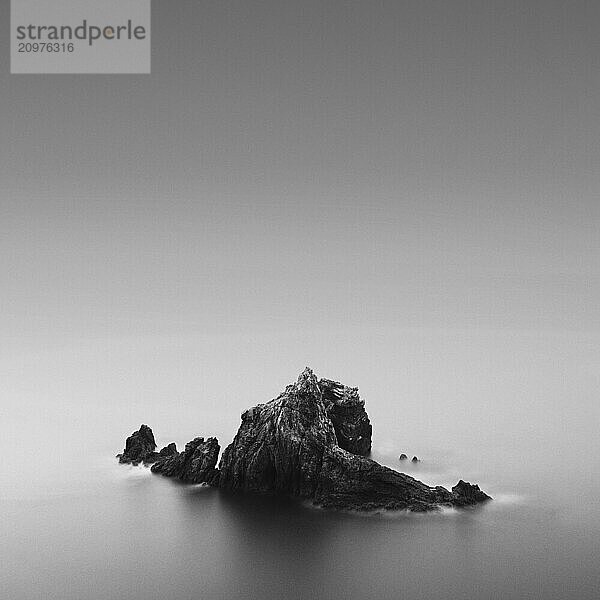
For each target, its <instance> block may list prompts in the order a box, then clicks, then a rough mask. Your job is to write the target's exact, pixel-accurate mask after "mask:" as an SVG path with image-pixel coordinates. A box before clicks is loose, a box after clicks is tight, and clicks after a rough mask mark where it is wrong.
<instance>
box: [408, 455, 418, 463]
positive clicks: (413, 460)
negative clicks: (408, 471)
mask: <svg viewBox="0 0 600 600" xmlns="http://www.w3.org/2000/svg"><path fill="white" fill-rule="evenodd" d="M410 462H414V463H417V462H420V461H419V459H418V458H417V457H416V456H413V457H412V460H411V461H410Z"/></svg>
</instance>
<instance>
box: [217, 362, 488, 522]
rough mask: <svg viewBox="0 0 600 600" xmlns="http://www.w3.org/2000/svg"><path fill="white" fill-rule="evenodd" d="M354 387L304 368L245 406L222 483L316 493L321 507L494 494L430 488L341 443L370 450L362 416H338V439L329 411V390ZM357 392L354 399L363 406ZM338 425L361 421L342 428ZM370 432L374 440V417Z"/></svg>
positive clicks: (418, 506)
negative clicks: (267, 397) (264, 398)
mask: <svg viewBox="0 0 600 600" xmlns="http://www.w3.org/2000/svg"><path fill="white" fill-rule="evenodd" d="M323 381H324V382H325V383H324V384H323V383H322V382H323ZM332 383H333V384H334V385H332ZM340 388H341V389H340ZM352 389H353V388H345V386H342V385H341V384H337V383H335V382H330V381H329V380H321V381H320V382H318V381H317V379H316V377H315V375H314V374H313V372H312V371H311V370H310V369H308V368H307V369H305V370H304V371H303V372H302V373H301V374H300V376H299V377H298V381H297V382H296V383H295V384H292V385H288V386H287V387H286V389H285V391H284V392H283V393H282V394H281V395H280V396H278V397H277V398H275V399H274V400H272V401H271V402H268V403H267V404H259V405H258V406H255V407H254V408H251V409H250V410H247V411H246V412H244V413H243V414H242V423H241V425H240V428H239V430H238V433H237V435H236V436H235V438H234V440H233V442H232V443H231V444H230V445H229V446H228V447H227V448H226V450H225V451H224V453H223V456H222V458H221V462H220V465H219V470H220V477H219V485H220V487H222V488H226V489H231V490H244V491H252V492H263V493H285V494H290V495H292V496H298V497H300V498H308V499H312V501H313V502H314V503H315V504H318V505H321V506H324V507H330V508H339V509H352V510H372V509H377V508H386V509H410V510H415V511H423V510H431V509H434V508H436V507H438V506H440V505H448V506H466V505H467V504H473V503H475V502H480V501H482V500H484V499H488V498H489V497H488V496H487V495H485V494H483V492H481V494H483V496H480V495H478V494H476V493H475V492H474V491H473V490H474V488H475V487H476V486H471V487H468V488H467V487H465V486H466V485H469V486H470V484H464V482H463V483H462V484H461V483H460V482H459V484H458V485H457V486H456V488H457V489H456V490H453V491H452V492H450V491H448V490H447V489H445V488H443V487H434V488H432V487H429V486H427V485H425V484H424V483H421V482H420V481H417V480H416V479H413V478H412V477H409V476H408V475H405V474H403V473H398V472H396V471H393V470H392V469H389V468H387V467H384V466H382V465H380V464H378V463H376V462H375V461H373V460H370V459H368V458H365V457H364V456H360V455H359V454H360V453H353V452H351V451H349V450H347V449H344V448H343V447H342V446H341V444H340V438H341V439H342V443H344V444H346V445H347V446H350V447H352V448H353V449H354V450H361V451H364V450H365V445H364V444H363V445H361V444H357V443H356V442H357V440H358V439H359V434H358V433H357V432H358V431H362V432H364V433H365V434H366V432H367V426H366V424H365V420H364V419H363V418H362V417H357V418H352V419H348V420H347V421H344V420H343V419H342V420H341V421H339V422H338V425H339V427H338V429H339V430H340V431H341V435H340V438H338V435H337V429H336V428H335V426H334V422H333V418H332V417H331V416H330V415H331V414H332V413H335V410H334V409H333V407H334V405H335V401H334V399H333V398H332V395H334V396H335V397H336V398H338V394H337V393H335V392H332V390H336V391H338V390H339V391H340V393H339V397H341V398H345V397H348V396H350V395H351V394H349V393H348V392H345V391H344V390H352ZM356 397H357V394H356V396H353V399H352V401H351V402H352V405H353V406H354V407H355V408H357V407H359V406H360V409H361V410H362V411H364V405H363V404H362V403H361V404H360V405H359V404H358V403H357V402H356ZM342 404H343V403H342ZM358 412H359V411H358V410H357V411H356V412H355V413H352V414H353V415H354V416H356V415H358ZM365 415H366V412H365ZM366 422H367V423H368V417H367V418H366ZM340 423H342V424H344V423H346V424H347V423H350V424H359V426H356V427H352V426H349V427H346V428H344V426H343V425H340ZM361 437H362V436H361ZM365 437H366V436H365ZM368 438H369V446H370V423H368ZM477 490H479V488H477ZM484 496H485V498H484Z"/></svg>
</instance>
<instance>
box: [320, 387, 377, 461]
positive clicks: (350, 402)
mask: <svg viewBox="0 0 600 600" xmlns="http://www.w3.org/2000/svg"><path fill="white" fill-rule="evenodd" d="M319 389H320V390H321V394H322V398H323V403H324V405H325V410H326V411H327V415H328V416H329V418H330V419H331V422H332V423H333V428H334V430H335V435H336V437H337V443H338V446H339V447H340V448H343V449H344V450H348V452H352V454H360V455H362V456H366V455H367V454H369V452H371V434H372V431H373V430H372V427H371V421H369V415H367V411H366V410H365V403H364V400H361V399H360V396H359V395H358V388H352V387H348V386H345V385H343V384H342V383H338V382H337V381H331V379H321V380H320V381H319Z"/></svg>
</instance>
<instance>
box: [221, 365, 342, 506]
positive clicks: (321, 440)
mask: <svg viewBox="0 0 600 600" xmlns="http://www.w3.org/2000/svg"><path fill="white" fill-rule="evenodd" d="M336 444H337V440H336V435H335V430H334V428H333V424H332V422H331V419H330V418H329V417H328V415H327V412H326V410H325V405H324V404H323V400H322V394H321V390H320V389H319V385H318V383H317V379H316V377H315V376H314V375H313V373H312V371H311V370H310V369H305V370H304V372H303V373H301V374H300V376H299V377H298V381H297V383H295V384H292V385H288V386H287V387H286V389H285V391H284V392H283V393H282V394H281V395H280V396H279V397H277V398H276V399H275V400H272V401H271V402H269V403H267V404H259V405H258V406H255V407H254V408H251V409H250V410H247V411H246V412H244V413H243V414H242V424H241V425H240V428H239V430H238V432H237V435H236V436H235V438H234V440H233V442H232V443H231V444H230V445H229V446H228V447H227V448H226V449H225V451H224V452H223V456H222V457H221V462H220V465H219V470H220V471H221V477H220V480H219V485H220V486H221V487H223V488H226V489H231V490H244V491H252V492H281V493H286V494H291V495H293V496H300V497H302V498H308V497H311V496H313V495H314V493H315V490H316V488H317V485H318V483H319V474H320V471H321V465H322V463H323V454H324V452H325V450H326V448H329V447H333V446H336Z"/></svg>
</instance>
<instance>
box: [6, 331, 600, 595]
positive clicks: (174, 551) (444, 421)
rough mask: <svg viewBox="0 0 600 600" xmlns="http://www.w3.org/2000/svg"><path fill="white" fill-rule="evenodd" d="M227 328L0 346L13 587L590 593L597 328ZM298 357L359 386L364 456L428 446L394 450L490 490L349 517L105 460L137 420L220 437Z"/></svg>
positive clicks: (434, 475)
mask: <svg viewBox="0 0 600 600" xmlns="http://www.w3.org/2000/svg"><path fill="white" fill-rule="evenodd" d="M351 341H355V342H357V344H356V345H354V347H353V345H352V344H351ZM232 343H233V341H232V340H230V339H229V340H223V339H208V338H197V339H188V340H169V339H158V340H157V339H154V340H139V339H138V340H121V341H120V342H118V343H117V342H115V341H114V340H113V341H108V340H94V341H92V342H86V343H85V344H82V343H78V344H74V343H70V344H65V345H63V346H60V347H59V346H52V347H50V346H48V347H45V348H35V349H34V348H25V347H23V348H22V349H21V351H20V352H17V353H15V354H14V355H12V354H11V355H9V354H4V355H2V365H3V369H4V373H5V377H4V380H5V386H4V390H3V392H2V407H3V418H2V424H1V425H0V427H1V428H2V429H1V432H2V442H1V443H2V450H3V468H2V472H1V477H2V479H1V482H0V483H1V489H0V498H1V507H2V521H1V536H2V544H1V545H0V564H1V565H2V567H1V575H0V577H1V587H0V596H1V597H2V598H7V599H11V600H30V599H31V600H33V599H38V598H39V599H42V598H43V599H44V600H47V599H48V600H49V599H57V600H59V599H60V600H70V599H73V600H75V599H77V600H80V599H86V600H87V599H89V600H96V599H98V600H100V599H102V600H105V599H106V600H108V599H115V600H117V599H118V600H125V599H132V600H136V599H145V600H151V599H157V600H158V599H163V598H169V599H174V600H187V599H190V600H191V599H196V598H203V599H213V598H214V599H221V598H223V599H246V598H248V599H251V598H252V599H253V598H261V599H262V598H273V599H275V598H324V599H325V598H331V599H357V600H358V599H365V598H367V599H368V598H382V599H387V598H389V599H396V598H406V599H413V598H414V599H417V598H423V599H425V598H427V599H430V600H431V599H436V598H440V599H442V598H465V599H467V598H468V599H471V598H473V599H478V600H482V599H487V598H490V599H491V598H502V599H509V598H515V599H517V598H519V599H523V598H544V599H554V598H556V599H565V598H578V599H587V598H590V599H592V598H597V597H598V589H599V586H600V574H599V570H598V557H599V556H600V543H599V540H600V503H599V502H598V498H599V497H600V481H599V477H598V467H597V457H598V450H599V442H598V434H597V432H598V424H599V409H598V407H597V394H598V389H599V387H598V382H599V381H598V379H599V377H598V374H599V373H600V370H599V366H600V361H599V350H598V337H597V336H594V335H589V334H582V333H579V334H575V333H569V334H565V333H562V334H558V333H543V334H539V333H536V334H532V333H524V332H521V333H508V332H488V333H485V334H473V333H464V332H462V333H461V332H415V331H413V332H404V333H403V334H402V335H399V334H398V333H396V334H394V333H391V332H367V333H365V332H363V333H359V334H357V336H354V338H353V340H350V339H346V338H345V337H344V336H343V335H340V336H338V337H337V338H336V337H335V336H334V339H333V340H332V341H330V342H329V343H330V344H336V345H337V347H338V348H346V349H347V350H346V351H344V352H337V353H335V355H334V353H332V352H331V350H332V347H331V346H328V345H327V344H326V345H325V347H323V344H320V345H319V344H317V343H316V342H315V339H314V338H313V337H311V335H308V334H306V335H304V334H303V335H296V336H295V337H291V338H290V339H283V338H273V337H271V338H267V337H265V338H262V339H258V340H257V339H256V338H250V337H249V338H247V339H244V338H238V339H236V340H235V346H236V352H235V353H234V354H235V358H233V359H232V358H231V355H232V352H231V345H232ZM357 346H358V347H359V348H360V350H358V354H357V350H356V347H357ZM273 354H275V355H276V356H275V357H273ZM309 354H310V355H311V356H310V357H309ZM332 355H334V358H332ZM310 358H312V360H310ZM298 363H299V364H298ZM304 363H309V364H311V366H313V368H314V369H315V370H316V371H317V373H318V375H321V376H326V377H334V378H338V379H341V380H343V381H344V382H347V383H348V384H354V385H358V386H359V387H360V389H361V394H362V395H363V397H364V398H365V400H366V402H367V409H368V410H369V413H370V415H371V418H372V421H373V426H374V458H376V459H377V460H380V461H381V462H384V463H385V464H388V465H389V466H392V467H396V468H399V467H400V463H399V462H398V460H397V456H398V455H399V454H400V452H406V453H407V454H409V455H412V454H417V455H419V456H420V457H421V458H422V463H420V464H419V465H417V466H416V467H414V468H413V467H412V465H408V466H406V465H403V468H406V469H408V470H409V472H410V473H411V474H412V475H414V476H416V477H418V478H421V479H423V480H424V481H426V482H427V483H431V484H442V485H446V486H451V485H453V484H454V483H456V481H457V480H458V478H459V477H464V478H466V479H469V480H472V481H476V482H478V483H480V485H481V486H482V488H483V489H484V490H486V491H487V492H489V493H490V494H491V495H492V496H494V498H495V500H494V502H492V503H490V504H488V505H486V506H484V507H479V508H476V509H473V510H465V511H453V510H448V511H442V512H439V513H435V514H427V515H410V514H403V513H399V514H375V515H369V516H357V515H352V514H341V513H331V512H326V511H321V510H317V509H314V508H309V507H306V506H302V505H300V504H298V503H296V502H293V501H287V500H276V499H270V498H258V497H252V496H250V497H243V496H236V495H231V494H228V493H224V492H222V491H219V490H215V489H212V488H207V487H203V486H185V485H180V484H177V483H175V482H173V481H171V480H168V479H163V478H160V477H156V476H153V475H151V474H150V472H149V470H148V469H146V468H142V467H137V468H135V467H130V466H121V465H118V464H117V462H116V461H115V460H114V458H113V456H114V454H116V452H118V451H119V450H120V449H121V448H122V446H123V442H124V439H125V437H126V436H127V435H129V434H130V433H131V431H132V430H133V429H135V428H137V427H138V426H139V424H140V423H141V422H147V423H149V424H150V425H151V426H152V427H153V428H154V431H155V434H156V436H157V441H158V443H159V444H161V445H162V444H163V443H167V442H170V441H173V440H174V441H176V442H177V443H178V445H182V444H184V443H185V442H186V441H187V440H188V439H190V438H191V437H193V436H194V435H213V434H214V435H217V436H218V437H219V440H220V441H221V443H222V445H225V444H226V443H228V442H229V441H230V440H231V438H232V437H233V435H234V433H235V431H236V429H237V426H238V423H239V414H240V413H241V412H242V411H243V410H244V409H245V408H247V407H248V406H250V405H252V404H254V403H256V402H259V401H265V400H268V399H270V398H271V397H273V396H275V395H276V394H277V393H278V391H280V389H282V388H283V387H284V385H285V384H286V383H288V382H289V381H290V380H292V379H293V378H294V377H295V376H296V374H297V372H299V371H300V370H301V369H302V368H303V367H304ZM321 364H322V365H323V368H321V367H320V365H321Z"/></svg>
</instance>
